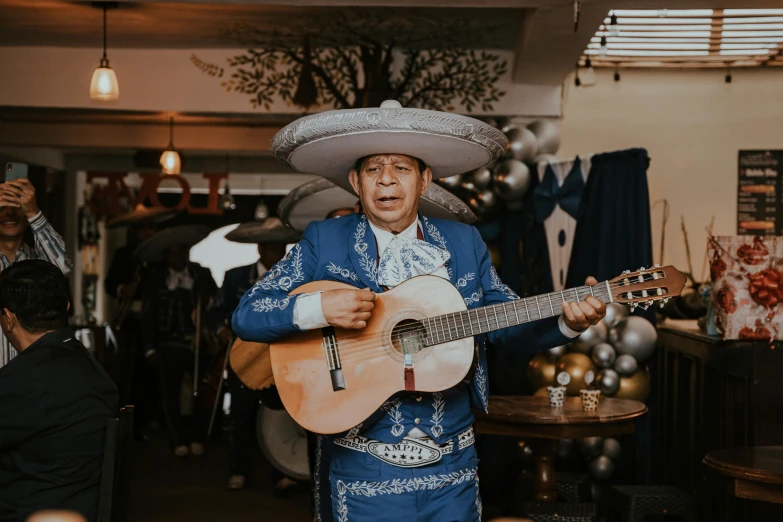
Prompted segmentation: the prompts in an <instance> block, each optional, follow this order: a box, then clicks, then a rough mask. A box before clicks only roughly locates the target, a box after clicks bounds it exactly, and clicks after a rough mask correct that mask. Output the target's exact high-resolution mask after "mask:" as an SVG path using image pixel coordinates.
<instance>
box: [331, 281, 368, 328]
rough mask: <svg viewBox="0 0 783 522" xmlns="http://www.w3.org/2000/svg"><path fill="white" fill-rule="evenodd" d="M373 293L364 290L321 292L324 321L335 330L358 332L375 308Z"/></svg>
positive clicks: (365, 324)
mask: <svg viewBox="0 0 783 522" xmlns="http://www.w3.org/2000/svg"><path fill="white" fill-rule="evenodd" d="M374 301H375V293H374V292H373V291H372V290H369V289H367V288H365V289H364V290H348V289H345V290H327V291H325V292H321V308H322V309H323V314H324V318H325V319H326V321H327V322H328V323H329V324H330V325H332V326H334V327H337V328H348V329H353V330H359V329H361V328H364V327H365V326H367V321H368V320H369V319H370V316H371V315H372V309H373V308H374V307H375V302H374Z"/></svg>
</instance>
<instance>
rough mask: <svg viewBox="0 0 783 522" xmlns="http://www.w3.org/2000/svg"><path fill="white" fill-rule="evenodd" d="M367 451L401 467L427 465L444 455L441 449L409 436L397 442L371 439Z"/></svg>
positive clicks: (379, 458)
mask: <svg viewBox="0 0 783 522" xmlns="http://www.w3.org/2000/svg"><path fill="white" fill-rule="evenodd" d="M367 452H368V453H369V454H370V455H372V456H373V457H375V458H376V459H378V460H380V461H381V462H385V463H387V464H391V465H392V466H397V467H400V468H418V467H420V466H426V465H428V464H432V463H435V462H438V461H439V460H440V459H441V457H442V456H443V454H442V453H441V451H440V450H438V449H436V448H432V447H430V446H427V445H425V444H422V443H421V442H417V441H416V440H414V439H408V438H405V439H402V440H401V441H400V442H398V443H396V444H392V443H386V442H380V441H377V440H371V441H369V442H368V443H367Z"/></svg>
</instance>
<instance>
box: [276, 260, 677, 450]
mask: <svg viewBox="0 0 783 522" xmlns="http://www.w3.org/2000/svg"><path fill="white" fill-rule="evenodd" d="M684 285H685V276H684V275H683V274H682V273H680V272H679V271H678V270H677V269H675V268H674V267H672V266H666V267H658V266H656V267H654V268H651V269H647V270H645V269H642V270H638V271H636V272H625V273H624V274H623V275H621V276H618V277H616V278H614V279H612V280H610V281H604V282H602V283H598V284H596V285H595V286H581V287H579V288H572V289H569V290H563V291H561V292H554V293H549V294H543V295H539V296H535V297H528V298H525V299H515V300H510V301H507V302H504V303H499V304H494V305H489V306H484V307H481V308H473V309H471V310H467V307H466V305H465V301H464V300H463V298H462V296H461V295H460V293H459V291H458V290H457V289H456V288H455V287H454V286H453V285H452V284H451V283H450V282H449V281H447V280H445V279H442V278H440V277H436V276H418V277H414V278H412V279H409V280H408V281H406V282H404V283H402V284H400V285H398V286H396V287H395V288H393V289H391V290H389V291H388V292H383V293H381V294H378V296H377V299H376V300H375V308H374V309H373V312H372V317H371V318H370V320H369V321H368V322H367V326H366V327H365V328H363V329H361V330H345V329H340V328H333V327H327V328H323V329H320V330H311V331H307V332H302V333H298V334H296V335H293V336H290V337H288V338H286V339H283V340H281V341H280V342H278V343H274V344H272V345H271V346H270V355H271V361H272V371H273V373H274V381H275V384H276V385H277V390H278V392H279V393H280V398H281V399H282V401H283V404H284V405H285V408H286V410H288V413H290V414H291V416H292V417H293V418H294V420H296V422H298V423H299V424H300V425H301V426H302V427H304V428H305V429H307V430H310V431H313V432H316V433H322V434H334V433H341V432H344V431H347V430H349V429H351V428H352V427H354V426H356V425H357V424H359V423H360V422H362V421H364V420H365V419H366V418H367V417H369V416H370V415H371V414H372V413H373V412H374V411H375V410H377V409H378V408H379V407H380V406H381V405H382V404H383V403H384V402H385V401H386V400H387V399H388V398H389V397H391V396H392V395H394V394H395V393H397V392H400V391H410V392H438V391H443V390H447V389H449V388H452V387H454V386H456V385H457V384H459V383H460V382H461V381H462V380H463V379H464V378H465V376H466V375H467V373H468V371H469V370H470V367H471V363H472V361H473V354H474V343H473V339H472V338H473V336H474V335H477V334H481V333H487V332H491V331H494V330H500V329H502V328H507V327H509V326H515V325H519V324H523V323H528V322H532V321H537V320H540V319H544V318H547V317H552V316H557V315H560V314H561V313H562V306H561V303H562V302H563V301H569V302H570V301H583V300H584V299H585V298H587V297H588V296H590V295H592V296H594V297H596V298H597V299H599V300H600V301H602V302H604V303H623V304H627V305H630V306H631V307H632V308H635V307H637V306H640V307H643V308H647V307H648V306H650V305H652V304H653V303H654V302H656V301H664V302H665V301H667V300H668V299H669V298H671V297H675V296H678V295H679V294H680V292H681V291H682V288H683V287H684ZM342 288H354V287H352V286H349V285H347V284H344V283H339V282H335V281H315V282H312V283H307V284H304V285H302V286H300V287H298V288H297V289H296V290H295V291H293V292H291V294H290V295H295V294H299V293H310V292H318V291H325V290H336V289H342Z"/></svg>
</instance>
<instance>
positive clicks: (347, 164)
mask: <svg viewBox="0 0 783 522" xmlns="http://www.w3.org/2000/svg"><path fill="white" fill-rule="evenodd" d="M507 146H508V139H507V138H506V136H505V135H504V134H503V133H502V132H500V131H499V130H497V129H495V128H494V127H491V126H490V125H487V124H486V123H483V122H481V121H479V120H476V119H474V118H469V117H467V116H462V115H459V114H450V113H446V112H439V111H430V110H425V109H408V108H403V107H401V106H400V104H399V103H397V102H396V101H393V100H391V101H386V102H384V103H383V104H381V106H380V107H377V108H375V107H374V108H366V109H346V110H334V111H328V112H323V113H320V114H313V115H310V116H305V117H303V118H299V119H298V120H296V121H295V122H293V123H290V124H288V125H286V126H285V127H283V128H282V129H281V130H280V131H279V132H278V133H277V134H275V136H274V138H272V142H271V143H270V145H269V149H270V150H271V151H272V152H273V153H274V155H275V157H276V158H277V159H278V160H279V161H281V162H283V163H285V164H287V165H288V166H290V167H291V168H292V169H294V170H296V171H299V172H304V173H307V174H317V175H319V176H323V177H325V178H327V179H329V180H331V181H333V182H334V183H335V184H337V185H339V186H341V187H344V188H346V189H347V190H351V186H350V184H349V183H348V173H349V172H350V171H351V169H352V168H353V166H354V164H355V163H356V160H358V159H359V158H363V157H364V156H368V155H371V154H405V155H407V156H413V157H415V158H418V159H420V160H422V161H423V162H424V163H426V164H427V166H429V167H430V168H431V169H432V176H433V178H435V179H439V178H445V177H448V176H453V175H456V174H463V173H465V172H468V171H471V170H474V169H477V168H479V167H482V166H484V165H486V164H488V163H490V162H492V161H494V160H496V159H497V158H498V157H500V155H501V154H502V153H503V152H504V151H505V150H506V147H507Z"/></svg>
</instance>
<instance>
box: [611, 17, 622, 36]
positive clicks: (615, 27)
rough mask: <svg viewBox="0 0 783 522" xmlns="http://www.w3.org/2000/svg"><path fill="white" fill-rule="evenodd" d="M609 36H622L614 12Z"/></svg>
mask: <svg viewBox="0 0 783 522" xmlns="http://www.w3.org/2000/svg"><path fill="white" fill-rule="evenodd" d="M609 36H620V26H618V25H617V15H616V14H614V11H612V16H611V17H610V22H609Z"/></svg>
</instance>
